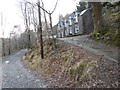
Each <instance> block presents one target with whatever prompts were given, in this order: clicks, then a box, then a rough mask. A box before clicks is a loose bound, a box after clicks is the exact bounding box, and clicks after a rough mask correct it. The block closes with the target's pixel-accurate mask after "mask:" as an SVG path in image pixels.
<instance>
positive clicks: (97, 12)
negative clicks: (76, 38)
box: [92, 2, 103, 33]
mask: <svg viewBox="0 0 120 90" xmlns="http://www.w3.org/2000/svg"><path fill="white" fill-rule="evenodd" d="M92 8H93V21H94V33H98V32H100V31H101V30H102V25H103V19H102V5H101V3H100V2H94V3H93V5H92Z"/></svg>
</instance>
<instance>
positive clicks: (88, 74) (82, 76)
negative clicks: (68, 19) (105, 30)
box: [23, 38, 119, 88]
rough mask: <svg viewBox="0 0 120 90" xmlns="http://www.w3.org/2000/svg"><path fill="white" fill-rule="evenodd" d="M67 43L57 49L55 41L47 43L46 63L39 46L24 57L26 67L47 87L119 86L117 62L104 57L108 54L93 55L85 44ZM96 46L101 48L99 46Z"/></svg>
mask: <svg viewBox="0 0 120 90" xmlns="http://www.w3.org/2000/svg"><path fill="white" fill-rule="evenodd" d="M64 40H65V39H64ZM64 40H62V41H61V40H57V41H56V42H57V49H54V48H53V45H52V43H51V40H46V41H44V54H45V58H44V59H42V60H41V59H40V56H39V55H40V52H39V50H40V47H39V46H40V45H39V44H38V43H37V45H34V46H33V47H32V48H31V50H30V52H28V53H27V54H25V56H24V57H23V59H24V63H25V65H26V66H27V67H29V68H30V69H31V70H32V71H33V72H34V73H35V75H37V76H38V77H39V78H40V79H41V80H42V81H43V82H44V83H45V85H46V86H47V87H60V88H61V87H62V88H64V87H67V88H71V87H76V88H117V87H118V85H119V82H118V76H119V74H118V63H117V62H116V61H113V60H109V58H107V57H104V56H105V55H98V54H95V53H91V51H89V50H87V49H85V48H83V47H81V46H83V45H80V46H78V45H74V43H68V42H66V41H64ZM67 40H68V38H67ZM88 41H89V40H88ZM73 42H74V41H73ZM80 44H82V43H80ZM85 45H87V44H85ZM94 45H95V44H94ZM96 47H98V46H97V44H96ZM106 47H107V46H106ZM108 47H109V46H108ZM103 48H104V47H102V49H103ZM96 50H98V49H96ZM106 52H107V51H106ZM104 53H105V52H104ZM113 56H114V55H113ZM114 59H115V58H114ZM115 60H116V59H115Z"/></svg>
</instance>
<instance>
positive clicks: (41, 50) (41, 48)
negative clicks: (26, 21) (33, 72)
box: [37, 0, 44, 59]
mask: <svg viewBox="0 0 120 90" xmlns="http://www.w3.org/2000/svg"><path fill="white" fill-rule="evenodd" d="M37 5H38V17H39V28H38V33H39V34H40V54H41V59H43V58H44V55H43V38H42V22H41V10H40V1H39V0H38V4H37Z"/></svg>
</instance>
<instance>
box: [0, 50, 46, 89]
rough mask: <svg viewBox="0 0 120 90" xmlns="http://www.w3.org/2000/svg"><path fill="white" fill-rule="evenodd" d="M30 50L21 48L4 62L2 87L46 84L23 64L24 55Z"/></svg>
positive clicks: (42, 85)
mask: <svg viewBox="0 0 120 90" xmlns="http://www.w3.org/2000/svg"><path fill="white" fill-rule="evenodd" d="M26 52H28V50H27V49H24V50H21V51H19V52H17V53H15V54H13V55H10V56H9V57H7V58H5V59H4V60H3V62H2V88H44V87H45V85H44V84H43V83H42V81H40V80H39V79H38V78H37V77H36V76H35V75H33V74H32V72H31V71H30V70H28V69H27V68H25V67H24V66H23V64H22V61H21V60H22V56H23V55H24V54H25V53H26Z"/></svg>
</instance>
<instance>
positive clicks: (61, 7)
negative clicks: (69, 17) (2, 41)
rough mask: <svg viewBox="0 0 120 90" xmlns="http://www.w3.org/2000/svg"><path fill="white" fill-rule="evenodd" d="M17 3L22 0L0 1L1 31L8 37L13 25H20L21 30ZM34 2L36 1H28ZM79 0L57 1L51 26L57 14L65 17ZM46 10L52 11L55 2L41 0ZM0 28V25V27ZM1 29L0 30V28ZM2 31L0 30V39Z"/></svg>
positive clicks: (21, 21)
mask: <svg viewBox="0 0 120 90" xmlns="http://www.w3.org/2000/svg"><path fill="white" fill-rule="evenodd" d="M19 1H22V0H0V14H1V13H2V14H3V29H4V31H5V36H8V34H9V32H10V31H11V30H13V26H14V25H21V27H22V28H23V27H24V26H23V23H24V21H23V18H22V15H21V12H20V7H19ZM29 1H34V2H35V3H36V2H37V0H29ZM78 1H79V0H58V5H57V8H56V10H55V12H54V13H53V15H52V17H53V25H55V24H56V23H57V22H58V16H59V14H62V15H63V16H65V15H66V14H67V13H72V12H73V11H74V10H75V9H76V3H77V2H78ZM43 2H44V4H45V9H46V10H49V11H51V10H53V8H54V6H55V3H56V0H43ZM0 22H1V15H0ZM0 28H1V25H0ZM1 29H2V28H1ZM1 34H2V30H0V37H1Z"/></svg>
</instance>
